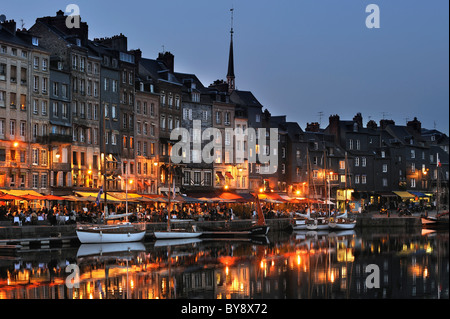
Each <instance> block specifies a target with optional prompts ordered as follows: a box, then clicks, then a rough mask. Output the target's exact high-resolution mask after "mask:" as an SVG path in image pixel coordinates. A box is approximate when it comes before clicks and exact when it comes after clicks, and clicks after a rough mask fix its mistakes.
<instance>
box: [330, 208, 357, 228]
mask: <svg viewBox="0 0 450 319" xmlns="http://www.w3.org/2000/svg"><path fill="white" fill-rule="evenodd" d="M328 226H329V227H330V228H332V229H354V228H355V227H356V220H355V219H352V218H348V215H347V211H346V212H345V213H344V214H342V215H338V216H337V217H336V218H333V217H331V218H330V220H329V223H328Z"/></svg>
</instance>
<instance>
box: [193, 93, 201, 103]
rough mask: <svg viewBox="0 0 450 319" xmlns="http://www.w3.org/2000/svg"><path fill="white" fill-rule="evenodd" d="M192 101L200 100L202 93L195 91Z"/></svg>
mask: <svg viewBox="0 0 450 319" xmlns="http://www.w3.org/2000/svg"><path fill="white" fill-rule="evenodd" d="M192 102H200V94H199V93H196V92H193V93H192Z"/></svg>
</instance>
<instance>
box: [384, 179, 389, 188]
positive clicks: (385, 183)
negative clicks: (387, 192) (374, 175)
mask: <svg viewBox="0 0 450 319" xmlns="http://www.w3.org/2000/svg"><path fill="white" fill-rule="evenodd" d="M387 186H388V179H387V178H383V187H387Z"/></svg>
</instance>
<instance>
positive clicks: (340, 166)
mask: <svg viewBox="0 0 450 319" xmlns="http://www.w3.org/2000/svg"><path fill="white" fill-rule="evenodd" d="M339 169H345V161H339Z"/></svg>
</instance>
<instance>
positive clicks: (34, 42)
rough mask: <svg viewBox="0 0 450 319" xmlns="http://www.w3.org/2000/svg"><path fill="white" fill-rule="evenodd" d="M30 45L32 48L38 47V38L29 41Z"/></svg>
mask: <svg viewBox="0 0 450 319" xmlns="http://www.w3.org/2000/svg"><path fill="white" fill-rule="evenodd" d="M31 43H32V44H33V45H34V46H39V38H36V37H33V38H32V40H31Z"/></svg>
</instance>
